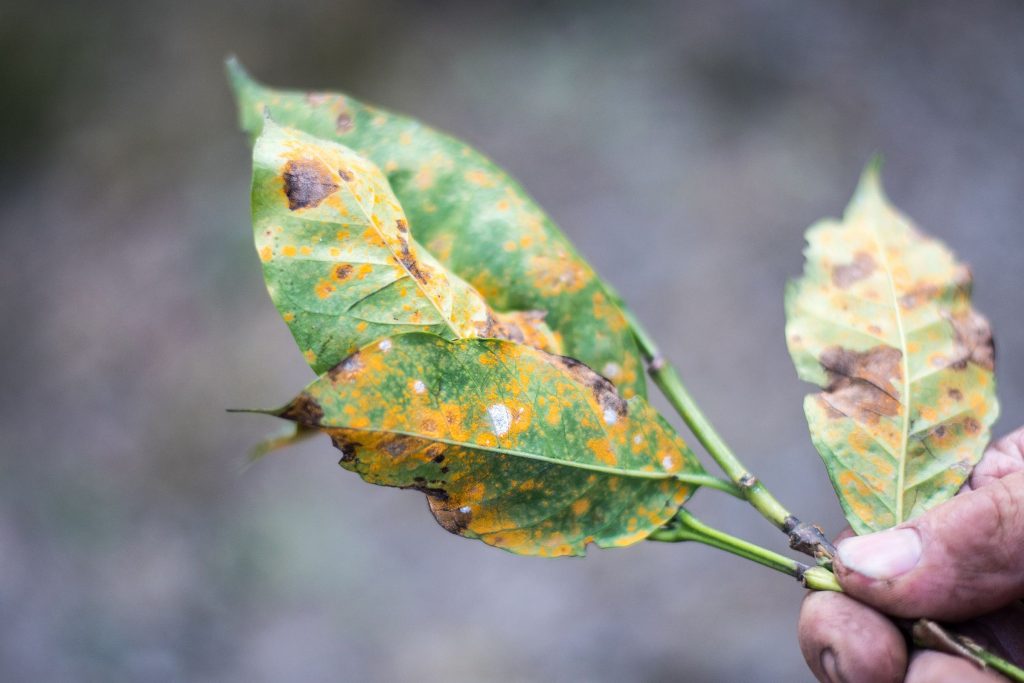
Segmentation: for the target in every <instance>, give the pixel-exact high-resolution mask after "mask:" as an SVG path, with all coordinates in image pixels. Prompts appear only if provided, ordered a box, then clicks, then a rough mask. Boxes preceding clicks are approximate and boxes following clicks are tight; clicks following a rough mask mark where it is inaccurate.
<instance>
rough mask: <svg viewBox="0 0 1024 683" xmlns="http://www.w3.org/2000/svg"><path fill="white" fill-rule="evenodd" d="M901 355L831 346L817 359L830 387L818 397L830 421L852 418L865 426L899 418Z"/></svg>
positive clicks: (891, 351)
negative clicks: (830, 418) (884, 419)
mask: <svg viewBox="0 0 1024 683" xmlns="http://www.w3.org/2000/svg"><path fill="white" fill-rule="evenodd" d="M902 359H903V354H902V352H900V351H899V350H898V349H894V348H893V347H891V346H885V345H879V346H875V347H873V348H871V349H868V350H867V351H852V350H850V349H845V348H843V347H841V346H830V347H829V348H827V349H825V350H824V351H823V352H822V354H821V356H820V357H819V359H818V360H819V362H820V363H821V367H822V368H824V370H825V372H826V373H828V378H829V384H828V386H827V387H826V388H825V392H824V393H823V394H821V395H820V400H821V401H822V403H823V404H824V407H825V408H826V411H827V413H828V415H829V416H830V417H833V418H837V417H843V416H846V417H852V418H854V419H856V420H857V421H859V422H864V423H867V424H874V423H877V422H878V420H879V418H881V417H890V416H893V415H898V414H899V412H900V392H899V390H898V389H897V388H896V384H897V383H900V382H901V381H902V379H903V366H902Z"/></svg>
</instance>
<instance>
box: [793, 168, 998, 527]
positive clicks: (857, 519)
mask: <svg viewBox="0 0 1024 683" xmlns="http://www.w3.org/2000/svg"><path fill="white" fill-rule="evenodd" d="M807 241H808V247H807V249H806V250H805V252H804V253H805V256H806V265H805V269H804V275H803V277H802V278H801V279H800V280H798V281H795V282H792V283H790V286H789V288H788V289H787V292H786V317H787V325H786V337H787V341H788V344H789V350H790V354H791V355H792V356H793V362H794V363H795V364H796V368H797V372H798V374H799V375H800V377H801V378H802V379H804V380H807V381H809V382H813V383H815V384H817V385H819V386H821V387H824V389H825V391H824V392H822V393H819V394H815V395H813V396H808V397H807V398H806V400H805V401H804V410H805V413H806V415H807V422H808V424H809V425H810V429H811V437H812V440H813V441H814V445H815V446H816V447H817V449H818V452H819V453H820V454H821V457H822V458H823V459H824V461H825V465H826V467H827V468H828V471H829V476H830V477H831V478H832V484H833V486H835V489H836V492H837V493H838V495H839V500H840V502H841V503H842V505H843V509H844V510H845V512H846V517H847V519H848V520H849V521H850V524H851V525H852V526H853V528H854V530H855V531H856V532H857V533H866V532H870V531H877V530H880V529H885V528H888V527H891V526H894V525H896V524H899V523H901V522H903V521H906V520H908V519H910V518H912V517H915V516H916V515H919V514H920V513H922V512H924V511H925V510H927V509H928V508H930V507H933V506H934V505H937V504H938V503H941V502H942V501H944V500H946V499H948V498H950V497H951V496H953V495H954V494H955V493H956V492H957V490H958V489H959V488H960V487H961V485H962V484H963V483H964V481H965V480H966V478H967V476H968V475H969V474H970V472H971V469H972V468H973V467H974V465H975V464H976V463H977V462H978V460H979V459H980V458H981V455H982V452H983V450H984V448H985V445H986V443H987V442H988V439H989V427H990V426H991V425H992V423H993V422H994V421H995V419H996V417H997V415H998V413H999V404H998V402H997V400H996V395H995V379H994V376H993V346H992V335H991V331H990V329H989V325H988V322H987V321H986V320H985V319H984V318H983V317H982V316H981V315H979V314H978V313H976V312H975V311H974V310H973V309H972V308H971V303H970V293H971V275H970V272H969V271H968V269H967V268H966V267H965V266H964V265H962V264H960V263H957V261H956V260H955V258H954V256H953V254H952V253H951V252H950V251H949V249H947V248H946V247H945V246H944V245H943V244H942V243H941V242H939V241H938V240H935V239H933V238H930V237H926V236H925V235H923V234H921V233H920V232H919V231H918V230H917V229H916V228H915V227H914V226H913V225H912V224H911V223H910V221H909V220H908V219H907V218H905V217H904V216H903V215H901V214H900V213H898V212H897V211H896V209H895V208H893V207H892V206H891V205H890V204H889V202H888V200H887V199H886V197H885V195H884V194H883V191H882V188H881V184H880V180H879V177H878V171H877V168H875V167H874V166H872V167H869V168H868V170H867V171H865V173H864V176H863V178H862V179H861V183H860V187H859V188H858V189H857V192H856V193H855V195H854V197H853V200H852V201H851V202H850V205H849V207H847V210H846V214H845V217H844V219H843V221H842V222H835V221H823V222H821V223H819V224H817V225H814V226H812V227H811V228H810V230H808V232H807Z"/></svg>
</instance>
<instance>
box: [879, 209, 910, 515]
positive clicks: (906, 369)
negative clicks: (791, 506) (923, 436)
mask: <svg viewBox="0 0 1024 683" xmlns="http://www.w3.org/2000/svg"><path fill="white" fill-rule="evenodd" d="M871 210H872V212H873V213H875V214H878V213H879V209H878V207H877V206H874V205H873V206H872V208H871ZM878 218H879V216H878V215H875V216H872V219H873V220H871V221H870V222H869V225H870V226H871V235H872V237H873V238H874V240H875V246H876V247H877V248H878V252H879V256H880V257H881V260H882V264H883V269H884V270H885V276H886V279H887V280H888V282H889V296H890V297H891V299H892V306H893V310H894V311H895V313H896V331H897V333H898V334H899V344H900V349H899V350H900V362H901V364H902V366H903V372H902V373H901V374H902V380H903V390H902V392H901V393H900V396H901V397H902V399H903V400H901V401H900V404H901V405H902V406H903V415H902V420H903V425H902V435H901V437H900V452H899V458H898V460H897V465H898V469H897V477H896V511H895V512H896V523H897V524H900V523H902V522H903V521H904V517H903V513H904V510H903V496H904V490H903V488H904V486H905V484H906V478H907V441H908V440H909V438H910V434H909V432H910V404H911V400H912V397H911V395H910V363H909V359H908V357H907V337H906V333H905V332H904V329H903V314H902V313H901V311H900V303H899V299H898V298H897V297H896V282H895V279H894V278H893V274H892V267H891V265H890V263H889V255H888V253H886V250H885V245H884V244H883V243H882V238H881V235H880V234H879V232H878V223H879V221H878Z"/></svg>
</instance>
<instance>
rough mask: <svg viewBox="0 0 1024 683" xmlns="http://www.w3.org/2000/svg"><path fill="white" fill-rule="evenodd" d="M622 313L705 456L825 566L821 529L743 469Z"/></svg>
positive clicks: (827, 548)
mask: <svg viewBox="0 0 1024 683" xmlns="http://www.w3.org/2000/svg"><path fill="white" fill-rule="evenodd" d="M623 312H624V314H625V316H626V319H627V320H628V321H629V324H630V326H631V327H632V329H633V335H634V336H635V337H636V340H637V344H638V345H639V346H640V351H641V353H642V354H643V356H644V358H645V359H646V360H647V372H648V374H649V375H650V376H651V379H652V380H654V383H655V384H656V385H657V386H658V388H659V389H661V391H662V393H664V394H665V398H667V399H668V401H669V403H671V404H672V407H673V408H675V410H676V412H677V413H679V416H680V417H682V418H683V421H684V422H686V426H687V427H689V428H690V431H692V432H693V435H694V436H696V437H697V440H698V441H700V443H701V445H702V446H704V448H705V450H707V452H708V454H709V455H710V456H711V457H712V458H713V459H714V461H715V462H716V463H718V466H719V467H721V468H722V471H723V472H725V474H726V476H728V477H729V479H731V480H732V481H733V483H735V484H736V485H737V486H738V487H739V488H740V490H741V491H743V497H744V498H746V500H747V501H749V502H750V504H751V505H752V506H753V507H754V508H755V509H756V510H757V511H758V512H759V513H761V516H762V517H764V518H765V519H767V520H768V521H769V522H771V523H772V524H774V525H775V526H776V527H778V528H779V529H781V530H782V531H783V532H784V533H786V534H787V535H788V536H789V545H790V547H791V548H793V549H794V550H798V551H800V552H802V553H805V554H807V555H810V556H811V557H814V558H815V559H816V560H817V561H818V562H819V563H820V564H825V565H826V566H827V565H828V564H829V563H830V562H831V559H832V555H833V554H835V546H833V545H832V542H831V541H830V540H829V539H828V537H827V536H826V535H825V532H824V531H822V529H821V528H820V527H818V526H816V525H814V524H809V523H806V522H801V521H800V520H799V519H797V518H796V517H795V516H794V515H792V514H791V513H790V512H789V510H787V509H786V508H785V507H784V506H783V505H782V503H780V502H779V501H778V499H776V498H775V496H773V495H772V493H771V492H770V491H769V490H768V488H767V487H766V486H765V485H764V484H762V483H761V481H760V480H759V479H758V478H757V477H755V476H754V475H753V473H752V472H750V470H748V469H747V467H746V465H744V464H743V463H742V462H740V459H739V458H738V457H736V454H735V453H733V452H732V450H731V449H730V448H729V446H727V445H726V443H725V441H724V440H723V439H722V437H721V436H720V435H719V434H718V432H717V431H716V430H715V428H714V427H713V426H712V425H711V422H710V421H709V420H708V419H707V417H705V415H704V413H703V412H701V410H700V408H699V407H698V406H697V402H696V401H695V400H694V399H693V396H691V395H690V392H689V391H687V390H686V386H685V385H684V384H683V381H682V379H681V378H680V377H679V373H678V372H677V371H676V369H675V368H674V367H672V365H671V364H669V362H668V361H667V360H665V357H664V356H662V355H661V353H660V352H659V351H658V347H657V346H656V345H655V343H654V340H653V339H652V338H651V336H650V335H649V334H648V333H647V331H646V330H645V329H644V328H643V326H642V325H641V324H640V321H638V320H637V319H636V316H634V315H633V313H632V312H630V311H629V310H628V309H626V308H625V307H623Z"/></svg>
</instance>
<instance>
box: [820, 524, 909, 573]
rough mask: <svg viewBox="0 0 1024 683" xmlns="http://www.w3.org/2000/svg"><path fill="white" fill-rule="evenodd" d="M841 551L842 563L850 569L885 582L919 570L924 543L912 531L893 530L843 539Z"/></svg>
mask: <svg viewBox="0 0 1024 683" xmlns="http://www.w3.org/2000/svg"><path fill="white" fill-rule="evenodd" d="M838 550H839V561H840V562H842V563H843V565H844V566H845V567H846V568H847V569H851V570H853V571H855V572H857V573H858V574H863V575H864V576H866V577H868V578H869V579H875V580H879V581H885V580H888V579H895V578H896V577H897V576H900V575H901V574H906V573H907V572H909V571H910V570H911V569H913V568H914V567H916V566H917V563H918V562H919V561H920V560H921V539H920V537H919V536H918V535H917V532H916V531H914V530H913V529H890V530H889V531H881V532H879V533H876V534H867V535H865V536H853V537H851V538H847V539H844V540H843V541H842V542H840V544H839V548H838Z"/></svg>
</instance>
